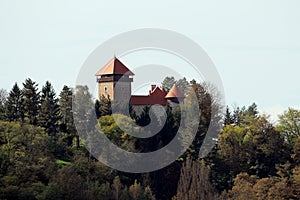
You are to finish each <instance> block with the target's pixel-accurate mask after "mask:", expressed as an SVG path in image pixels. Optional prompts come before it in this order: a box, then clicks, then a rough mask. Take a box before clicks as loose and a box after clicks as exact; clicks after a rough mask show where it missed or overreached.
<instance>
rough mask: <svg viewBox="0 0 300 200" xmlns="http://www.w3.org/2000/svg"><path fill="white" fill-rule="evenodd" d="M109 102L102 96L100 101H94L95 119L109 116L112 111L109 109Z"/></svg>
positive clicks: (108, 99)
mask: <svg viewBox="0 0 300 200" xmlns="http://www.w3.org/2000/svg"><path fill="white" fill-rule="evenodd" d="M111 106H112V105H111V100H110V98H109V97H108V98H106V97H105V96H104V95H102V96H101V97H100V100H96V103H95V112H96V116H97V118H99V117H102V116H105V115H111V114H112V109H111Z"/></svg>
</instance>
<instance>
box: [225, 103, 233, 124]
mask: <svg viewBox="0 0 300 200" xmlns="http://www.w3.org/2000/svg"><path fill="white" fill-rule="evenodd" d="M233 123H234V119H233V116H232V115H231V112H230V110H229V107H228V106H227V107H226V113H225V118H224V126H226V125H230V124H233Z"/></svg>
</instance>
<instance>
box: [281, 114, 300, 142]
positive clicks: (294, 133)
mask: <svg viewBox="0 0 300 200" xmlns="http://www.w3.org/2000/svg"><path fill="white" fill-rule="evenodd" d="M277 130H278V131H279V132H280V133H281V134H282V135H283V136H284V137H285V139H286V140H287V142H288V143H289V144H290V146H293V144H294V143H295V140H296V139H297V138H298V137H299V136H300V111H299V110H296V109H293V108H289V109H288V110H287V111H285V112H284V113H283V114H282V115H280V116H279V124H278V126H277Z"/></svg>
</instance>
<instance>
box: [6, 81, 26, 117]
mask: <svg viewBox="0 0 300 200" xmlns="http://www.w3.org/2000/svg"><path fill="white" fill-rule="evenodd" d="M22 103H23V98H22V93H21V90H20V88H19V86H18V84H17V83H15V84H14V86H13V88H12V90H11V91H10V92H9V96H8V98H7V101H6V102H5V118H6V120H8V121H19V120H23V118H24V115H23V112H22Z"/></svg>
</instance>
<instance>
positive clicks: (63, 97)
mask: <svg viewBox="0 0 300 200" xmlns="http://www.w3.org/2000/svg"><path fill="white" fill-rule="evenodd" d="M72 95H73V92H72V89H71V88H69V87H68V86H66V85H65V86H64V87H63V89H62V91H61V92H60V94H59V97H60V99H59V105H60V113H61V116H62V118H61V119H60V121H61V123H60V124H61V126H60V127H61V131H62V132H64V133H67V134H68V135H69V137H68V144H69V145H72V141H73V138H74V137H75V136H76V129H75V126H74V118H73V111H72Z"/></svg>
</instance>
